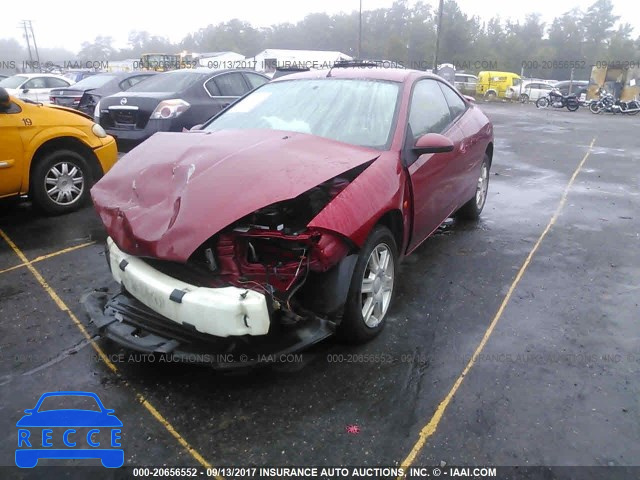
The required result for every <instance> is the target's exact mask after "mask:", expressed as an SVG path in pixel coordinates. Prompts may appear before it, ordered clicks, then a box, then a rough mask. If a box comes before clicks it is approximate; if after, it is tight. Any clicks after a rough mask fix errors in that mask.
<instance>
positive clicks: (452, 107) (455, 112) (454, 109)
mask: <svg viewBox="0 0 640 480" xmlns="http://www.w3.org/2000/svg"><path fill="white" fill-rule="evenodd" d="M440 88H441V89H442V93H443V94H444V98H445V99H446V100H447V103H448V104H449V111H450V112H451V118H454V119H455V118H458V117H459V116H460V115H462V114H463V113H464V112H465V111H466V110H467V105H466V104H465V103H464V101H463V100H462V99H461V98H460V96H459V95H458V94H457V93H456V92H454V91H453V90H451V88H449V87H448V86H447V85H445V84H444V83H440Z"/></svg>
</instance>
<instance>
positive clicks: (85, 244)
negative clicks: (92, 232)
mask: <svg viewBox="0 0 640 480" xmlns="http://www.w3.org/2000/svg"><path fill="white" fill-rule="evenodd" d="M95 243H96V242H87V243H81V244H80V245H75V246H73V247H69V248H65V249H64V250H58V251H57V252H53V253H49V254H47V255H42V256H40V257H37V258H34V259H33V260H29V261H27V262H25V263H21V264H20V265H14V266H13V267H9V268H5V269H4V270H0V275H2V274H3V273H6V272H11V271H13V270H17V269H18V268H22V267H26V266H27V265H29V264H34V263H38V262H41V261H43V260H46V259H47V258H51V257H57V256H58V255H62V254H63V253H69V252H73V251H74V250H78V249H80V248H84V247H88V246H89V245H94V244H95Z"/></svg>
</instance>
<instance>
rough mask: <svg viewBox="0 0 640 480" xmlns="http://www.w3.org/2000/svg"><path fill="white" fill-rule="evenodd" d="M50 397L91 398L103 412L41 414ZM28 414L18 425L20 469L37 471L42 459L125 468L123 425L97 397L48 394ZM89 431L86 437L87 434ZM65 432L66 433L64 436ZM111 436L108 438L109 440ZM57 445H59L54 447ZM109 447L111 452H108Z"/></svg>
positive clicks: (47, 411) (61, 410) (60, 410)
mask: <svg viewBox="0 0 640 480" xmlns="http://www.w3.org/2000/svg"><path fill="white" fill-rule="evenodd" d="M49 397H90V398H92V399H93V400H95V402H96V404H97V406H98V407H99V408H100V410H99V411H98V410H84V409H78V408H69V409H56V410H42V411H40V409H41V406H42V402H43V401H44V400H45V399H46V398H49ZM85 400H86V399H85ZM25 413H26V415H25V416H24V417H22V418H21V419H20V420H18V422H17V423H16V427H18V448H17V449H16V465H17V466H18V467H20V468H33V467H35V466H36V465H37V464H38V460H39V459H41V458H51V459H78V460H81V459H94V458H99V459H100V461H101V462H102V465H103V466H105V467H107V468H119V467H121V466H122V465H123V464H124V450H123V449H122V448H119V447H121V444H120V438H121V427H122V422H121V421H120V419H118V417H116V416H115V415H114V414H113V413H114V410H111V409H107V408H105V407H104V405H103V404H102V402H101V401H100V398H98V396H97V395H96V394H95V393H92V392H49V393H45V394H43V395H42V396H41V397H40V399H39V400H38V403H36V406H35V407H34V408H31V409H27V410H25ZM54 429H55V438H54ZM85 430H86V433H84V432H83V431H85ZM61 431H64V433H62V434H61V435H60V434H59V433H60V432H61ZM107 434H108V437H105V435H107ZM105 438H108V439H109V442H108V443H107V442H105V440H104V439H105ZM54 442H55V443H58V445H54ZM60 443H62V445H60ZM105 443H107V445H105ZM106 446H108V447H109V448H105V447H106ZM58 447H60V448H58ZM62 447H64V448H62Z"/></svg>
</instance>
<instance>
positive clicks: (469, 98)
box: [464, 95, 476, 103]
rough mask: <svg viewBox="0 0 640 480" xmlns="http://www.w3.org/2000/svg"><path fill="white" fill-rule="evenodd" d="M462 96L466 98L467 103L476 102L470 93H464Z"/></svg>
mask: <svg viewBox="0 0 640 480" xmlns="http://www.w3.org/2000/svg"><path fill="white" fill-rule="evenodd" d="M464 98H466V99H467V101H468V102H469V103H476V99H475V98H473V97H472V96H471V95H464Z"/></svg>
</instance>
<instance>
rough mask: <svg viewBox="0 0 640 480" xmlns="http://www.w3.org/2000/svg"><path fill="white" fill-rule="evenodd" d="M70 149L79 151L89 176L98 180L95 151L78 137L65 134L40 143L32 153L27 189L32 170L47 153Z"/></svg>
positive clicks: (99, 175)
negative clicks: (86, 161) (85, 162)
mask: <svg viewBox="0 0 640 480" xmlns="http://www.w3.org/2000/svg"><path fill="white" fill-rule="evenodd" d="M63 149H64V150H72V151H74V152H77V153H79V154H80V155H82V156H83V158H86V159H87V160H88V167H89V169H90V170H91V178H92V180H93V181H96V180H98V179H99V178H100V177H101V176H102V169H101V167H100V162H99V161H98V157H96V155H95V153H94V152H93V150H92V149H91V147H89V146H88V145H87V144H86V143H84V142H83V141H82V140H79V139H78V138H75V137H71V136H65V137H56V138H52V139H50V140H47V141H46V142H44V143H43V144H42V145H40V146H39V147H38V148H37V149H36V151H35V152H34V153H33V157H32V159H31V164H30V166H29V171H28V177H27V178H26V183H25V184H26V185H29V190H31V181H32V178H33V175H32V174H33V170H34V169H35V168H36V166H37V165H38V164H39V162H41V161H42V159H43V158H45V157H46V156H47V155H48V154H50V153H52V152H55V151H56V150H63Z"/></svg>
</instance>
